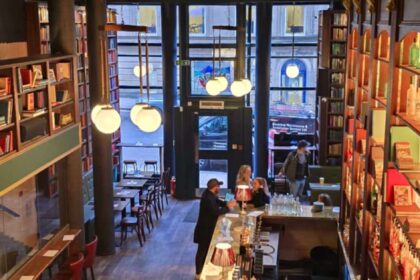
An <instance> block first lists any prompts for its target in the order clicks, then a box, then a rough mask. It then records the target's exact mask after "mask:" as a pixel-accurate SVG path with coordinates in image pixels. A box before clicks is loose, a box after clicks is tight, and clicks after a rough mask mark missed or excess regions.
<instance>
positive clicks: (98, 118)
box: [91, 31, 121, 134]
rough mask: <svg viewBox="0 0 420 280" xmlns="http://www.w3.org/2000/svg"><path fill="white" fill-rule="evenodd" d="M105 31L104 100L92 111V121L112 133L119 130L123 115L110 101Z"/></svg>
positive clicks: (102, 63) (103, 58)
mask: <svg viewBox="0 0 420 280" xmlns="http://www.w3.org/2000/svg"><path fill="white" fill-rule="evenodd" d="M105 36H106V33H105V31H103V32H101V37H100V46H101V57H102V59H101V70H102V96H101V98H102V100H101V103H100V104H97V105H96V106H95V107H94V108H93V110H92V113H91V118H92V122H93V123H94V124H95V126H96V128H97V129H98V130H99V131H100V132H102V133H104V134H111V133H114V132H115V131H117V130H118V128H119V127H120V125H121V117H120V115H119V113H118V112H117V111H116V110H115V109H114V107H112V105H111V104H110V103H109V76H108V74H109V73H108V61H107V59H108V57H107V46H106V40H105Z"/></svg>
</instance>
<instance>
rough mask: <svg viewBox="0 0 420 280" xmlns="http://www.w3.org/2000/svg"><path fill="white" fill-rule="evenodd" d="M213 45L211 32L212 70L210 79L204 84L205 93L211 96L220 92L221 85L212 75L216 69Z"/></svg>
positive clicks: (214, 38) (214, 39)
mask: <svg viewBox="0 0 420 280" xmlns="http://www.w3.org/2000/svg"><path fill="white" fill-rule="evenodd" d="M215 44H216V37H214V30H213V59H212V63H213V68H212V71H211V78H210V79H208V80H207V83H206V91H207V93H208V94H209V95H211V96H216V95H219V94H220V93H221V92H222V84H221V82H219V80H218V79H216V77H215V75H214V72H215V67H216V49H215Z"/></svg>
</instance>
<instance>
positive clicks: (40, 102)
mask: <svg viewBox="0 0 420 280" xmlns="http://www.w3.org/2000/svg"><path fill="white" fill-rule="evenodd" d="M36 107H37V108H44V107H45V102H44V92H42V91H39V92H37V94H36Z"/></svg>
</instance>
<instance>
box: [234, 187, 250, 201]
mask: <svg viewBox="0 0 420 280" xmlns="http://www.w3.org/2000/svg"><path fill="white" fill-rule="evenodd" d="M235 199H236V200H238V201H242V202H246V201H251V200H252V192H251V189H250V188H249V186H247V185H238V186H236V193H235Z"/></svg>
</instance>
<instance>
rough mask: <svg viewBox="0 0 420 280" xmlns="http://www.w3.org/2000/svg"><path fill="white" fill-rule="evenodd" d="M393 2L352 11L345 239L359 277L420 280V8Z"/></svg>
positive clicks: (341, 228) (415, 4) (341, 232)
mask: <svg viewBox="0 0 420 280" xmlns="http://www.w3.org/2000/svg"><path fill="white" fill-rule="evenodd" d="M387 3H388V1H385V0H381V1H377V2H376V6H375V5H374V6H373V9H372V11H369V9H368V2H366V3H362V6H361V12H360V14H358V13H357V12H356V9H355V7H354V6H353V5H352V8H351V10H350V11H349V17H350V18H349V25H348V28H349V30H350V32H349V36H348V40H347V41H348V42H347V69H346V81H345V88H344V92H345V108H344V112H345V114H344V123H345V129H344V136H343V141H344V148H343V161H342V165H343V170H342V172H343V173H342V174H343V176H342V178H343V181H342V186H343V187H342V207H341V215H340V225H339V236H340V239H341V240H342V241H343V242H342V243H341V245H342V246H341V251H342V255H344V256H348V258H347V259H346V260H345V263H346V265H347V266H348V267H351V268H352V269H351V270H352V271H353V274H354V275H353V276H356V275H360V279H419V277H420V276H419V275H418V273H419V271H420V257H419V256H420V255H419V251H418V250H419V244H420V243H418V240H420V227H419V225H420V223H419V221H420V191H419V187H420V87H419V86H420V81H419V80H420V71H419V69H420V46H419V43H420V21H419V19H418V18H411V17H412V15H410V13H407V12H406V11H407V9H410V10H411V9H414V10H415V9H419V8H420V3H419V2H416V1H410V0H408V1H404V3H403V2H399V3H398V4H396V7H395V9H394V10H391V11H388V10H387ZM407 22H410V24H408V25H407V24H406V23H407ZM417 67H418V68H417ZM417 106H418V107H417Z"/></svg>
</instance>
